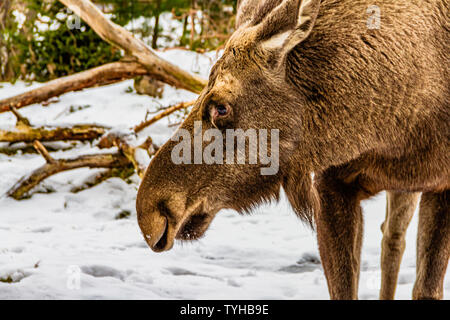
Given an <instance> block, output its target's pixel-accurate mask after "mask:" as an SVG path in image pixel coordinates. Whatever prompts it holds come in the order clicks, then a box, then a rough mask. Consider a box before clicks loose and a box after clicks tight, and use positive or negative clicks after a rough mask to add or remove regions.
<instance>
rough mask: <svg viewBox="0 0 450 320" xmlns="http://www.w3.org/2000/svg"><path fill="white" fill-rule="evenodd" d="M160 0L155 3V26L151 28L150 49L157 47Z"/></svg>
mask: <svg viewBox="0 0 450 320" xmlns="http://www.w3.org/2000/svg"><path fill="white" fill-rule="evenodd" d="M160 9H161V0H157V1H156V10H155V25H154V27H153V37H152V48H153V49H156V48H157V46H158V32H159V16H160V14H161V12H160Z"/></svg>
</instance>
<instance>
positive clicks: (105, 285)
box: [0, 50, 450, 300]
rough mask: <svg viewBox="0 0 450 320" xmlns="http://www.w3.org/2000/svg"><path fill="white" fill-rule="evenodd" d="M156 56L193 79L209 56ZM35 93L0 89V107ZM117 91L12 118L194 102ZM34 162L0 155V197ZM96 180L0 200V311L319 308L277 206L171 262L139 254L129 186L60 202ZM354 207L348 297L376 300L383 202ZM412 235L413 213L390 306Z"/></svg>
mask: <svg viewBox="0 0 450 320" xmlns="http://www.w3.org/2000/svg"><path fill="white" fill-rule="evenodd" d="M160 55H161V56H163V57H164V58H165V59H167V60H169V61H171V62H174V63H176V64H177V65H179V66H181V67H182V68H184V69H186V70H189V71H191V72H198V73H199V74H200V75H202V76H204V77H206V76H207V74H208V71H209V69H210V67H211V66H212V64H213V63H214V61H215V60H216V59H217V55H216V53H215V52H212V53H208V54H205V55H200V54H196V53H193V52H189V51H184V50H168V51H165V52H161V53H160ZM39 85H40V84H33V85H32V86H27V85H25V84H24V83H20V82H19V83H16V84H15V85H10V84H0V99H1V98H5V97H8V96H12V95H14V94H18V93H21V92H24V91H26V90H29V89H30V88H32V87H38V86H39ZM129 87H131V88H132V82H131V81H125V82H122V83H118V84H114V85H110V86H106V87H101V88H93V89H89V90H84V91H81V92H75V93H69V94H66V95H64V96H62V97H60V99H59V101H58V102H55V103H52V104H50V105H49V106H47V107H42V106H40V105H33V106H30V107H27V108H23V109H21V113H22V114H23V115H24V116H26V117H28V118H29V119H30V121H31V122H32V123H33V124H37V125H46V126H52V125H61V124H64V125H70V124H79V123H97V124H102V125H107V126H111V127H121V128H124V127H129V126H132V125H135V124H138V123H139V122H141V121H142V119H143V118H144V117H145V114H146V113H147V111H150V112H152V111H155V110H157V109H158V108H159V107H161V106H168V105H171V104H174V103H177V102H181V101H189V100H192V99H193V98H195V95H193V94H192V93H189V92H186V91H183V90H175V89H173V88H170V87H166V88H165V92H164V96H163V98H162V99H151V98H149V97H147V96H140V95H137V94H136V93H134V92H127V91H129ZM71 106H72V112H71ZM80 106H82V108H78V107H80ZM78 109H79V110H78ZM73 110H75V111H73ZM180 119H181V118H180V114H178V115H173V116H171V117H169V119H168V120H167V119H164V120H161V121H160V122H157V123H155V124H154V125H152V126H150V127H149V128H147V129H146V130H144V131H143V132H142V133H140V136H141V137H145V136H146V135H150V136H151V137H152V138H153V140H154V142H155V143H156V144H162V143H163V142H165V141H166V140H167V139H168V137H170V135H171V134H172V133H173V131H174V130H175V127H174V126H168V124H169V123H177V122H179V121H180ZM14 123H15V119H14V117H13V116H12V115H11V114H9V113H3V114H0V127H2V128H5V127H10V126H13V125H14ZM93 152H100V151H99V150H97V149H95V148H92V147H91V146H90V145H89V144H78V147H77V148H75V149H70V150H66V151H57V152H52V155H53V156H54V157H55V158H58V157H70V156H74V155H76V154H86V153H93ZM103 152H106V151H105V150H103ZM43 163H44V160H43V159H42V157H40V156H38V155H34V154H17V155H15V156H10V157H8V156H6V155H3V154H0V177H1V179H0V195H1V194H4V193H5V192H6V191H7V190H8V189H9V188H10V187H11V186H12V185H13V184H14V183H15V182H16V181H17V180H18V179H19V178H20V177H22V176H23V175H25V174H27V173H29V172H31V171H32V170H33V169H34V168H36V167H38V166H40V165H42V164H43ZM96 172H99V171H98V170H90V169H79V170H74V171H69V172H65V173H61V174H58V175H55V176H53V177H51V178H49V179H48V180H46V181H45V182H43V183H42V184H41V185H40V186H39V187H38V191H49V190H50V191H52V190H53V191H54V192H50V193H34V194H33V196H32V197H31V198H29V199H26V200H22V201H16V200H13V199H10V198H7V197H4V196H0V239H1V242H0V279H1V281H0V300H3V299H328V298H329V296H328V291H327V286H326V280H325V277H324V275H323V270H322V268H321V266H320V258H319V255H318V248H317V244H316V238H315V234H314V233H313V231H311V230H310V229H309V228H308V227H306V226H305V225H303V224H302V223H301V221H299V220H298V219H297V218H296V216H295V215H294V213H293V212H292V209H291V208H290V206H289V204H288V202H287V200H286V197H285V196H284V195H283V196H282V199H281V201H280V202H279V203H278V204H275V203H274V204H270V205H264V206H261V207H260V208H258V209H257V210H255V212H254V213H253V214H252V215H246V216H241V215H238V214H237V213H236V212H233V211H228V210H224V211H222V212H220V213H219V214H218V216H217V217H216V219H215V220H214V221H213V223H212V225H211V227H210V229H209V230H208V232H207V234H206V236H205V237H204V238H202V239H201V240H199V241H196V242H189V243H176V245H175V247H174V248H173V249H172V250H171V251H169V252H166V253H160V254H157V253H153V252H152V251H151V250H150V249H149V248H148V247H147V245H146V244H145V241H144V239H143V237H142V235H141V233H140V230H139V227H138V225H137V221H136V210H135V200H136V191H137V188H138V184H139V179H138V178H137V176H133V177H132V178H131V181H129V183H127V182H125V181H123V180H121V179H118V178H112V179H109V180H107V181H105V182H103V183H102V184H100V185H98V186H96V187H94V188H91V189H88V190H85V191H81V192H78V193H71V192H70V190H71V189H72V188H74V187H76V186H79V185H80V184H82V183H83V182H84V181H85V180H86V179H87V178H88V177H89V176H91V175H92V174H93V173H96ZM363 208H364V217H365V235H364V246H363V252H362V268H361V280H360V293H359V296H360V298H361V299H377V297H378V290H379V285H380V265H379V260H380V247H381V246H380V243H381V231H380V225H381V223H382V221H383V219H384V214H385V195H384V194H380V195H378V196H376V197H375V198H373V199H371V200H369V201H366V202H364V203H363ZM119 216H125V218H123V219H118V217H119ZM416 233H417V214H416V215H415V217H414V218H413V221H412V223H411V226H410V228H409V230H408V233H407V241H406V242H407V248H406V252H405V255H404V259H403V262H402V267H401V271H400V277H399V285H398V289H397V295H396V297H397V298H398V299H410V297H411V292H412V286H413V282H414V279H415V238H416ZM448 273H449V271H447V278H446V281H445V284H444V287H445V298H447V299H448V298H450V276H449V275H448Z"/></svg>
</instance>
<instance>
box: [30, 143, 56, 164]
mask: <svg viewBox="0 0 450 320" xmlns="http://www.w3.org/2000/svg"><path fill="white" fill-rule="evenodd" d="M33 147H34V148H35V149H36V151H37V152H39V154H40V155H41V156H42V157H43V158H44V159H45V161H47V163H49V164H52V163H55V159H53V158H52V157H51V156H50V154H49V153H48V151H47V149H46V148H45V147H44V146H43V145H42V143H40V142H39V140H35V141H34V143H33Z"/></svg>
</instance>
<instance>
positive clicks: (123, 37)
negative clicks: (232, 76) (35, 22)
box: [59, 0, 207, 93]
mask: <svg viewBox="0 0 450 320" xmlns="http://www.w3.org/2000/svg"><path fill="white" fill-rule="evenodd" d="M59 1H60V2H61V3H63V4H64V5H66V6H67V7H68V8H69V9H71V10H72V11H73V12H75V13H76V14H77V15H78V16H80V18H81V19H83V20H84V21H85V22H86V23H87V24H88V25H89V26H90V27H91V28H92V29H93V30H94V31H95V32H96V33H97V34H98V35H99V36H100V37H101V38H102V39H103V40H105V41H107V42H109V43H111V44H112V45H114V46H117V47H119V48H120V49H123V50H125V52H127V53H128V54H129V55H131V56H133V57H135V58H136V60H137V62H139V63H140V64H142V65H143V66H144V67H145V68H147V70H148V72H149V74H150V75H152V76H153V77H155V78H156V79H157V80H160V81H162V82H165V83H167V84H169V85H172V86H174V87H177V88H182V89H186V90H189V91H191V92H195V93H200V91H202V90H203V88H204V87H205V86H206V84H207V81H206V80H205V79H202V78H200V77H198V76H195V75H191V74H190V73H188V72H186V71H184V70H182V69H180V68H179V67H177V66H175V65H173V64H171V63H169V62H168V61H166V60H164V59H162V58H160V57H158V55H156V53H155V52H154V51H153V50H152V49H150V48H149V47H148V46H147V45H146V44H145V43H144V42H142V41H141V40H139V39H137V38H135V37H134V36H133V34H132V33H131V32H129V31H128V30H126V29H125V28H122V27H121V26H119V25H117V24H115V23H114V22H112V21H110V20H108V19H107V18H106V17H105V16H104V15H103V13H102V12H101V11H100V10H99V9H98V8H97V7H96V6H95V5H94V4H93V3H92V2H90V1H89V0H59Z"/></svg>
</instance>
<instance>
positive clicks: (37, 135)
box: [0, 125, 107, 143]
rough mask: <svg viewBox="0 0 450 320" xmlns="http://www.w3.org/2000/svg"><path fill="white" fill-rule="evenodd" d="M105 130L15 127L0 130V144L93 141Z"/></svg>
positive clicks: (92, 126)
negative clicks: (37, 141)
mask: <svg viewBox="0 0 450 320" xmlns="http://www.w3.org/2000/svg"><path fill="white" fill-rule="evenodd" d="M106 130H107V128H105V127H101V126H95V125H76V126H73V127H69V128H33V127H30V126H17V127H15V129H14V130H1V129H0V142H12V143H13V142H33V141H35V140H39V141H67V140H78V141H86V140H94V139H96V138H99V137H100V136H102V135H103V134H104V133H105V132H106Z"/></svg>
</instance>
